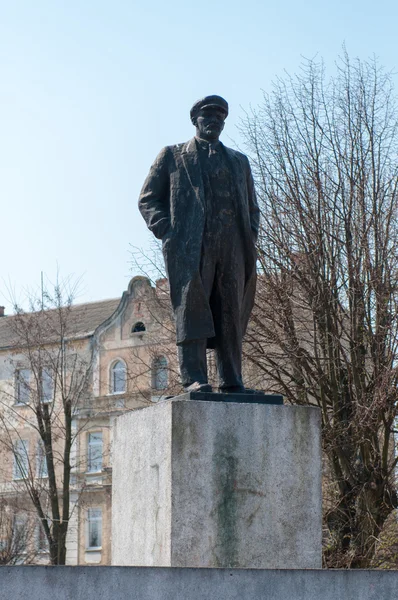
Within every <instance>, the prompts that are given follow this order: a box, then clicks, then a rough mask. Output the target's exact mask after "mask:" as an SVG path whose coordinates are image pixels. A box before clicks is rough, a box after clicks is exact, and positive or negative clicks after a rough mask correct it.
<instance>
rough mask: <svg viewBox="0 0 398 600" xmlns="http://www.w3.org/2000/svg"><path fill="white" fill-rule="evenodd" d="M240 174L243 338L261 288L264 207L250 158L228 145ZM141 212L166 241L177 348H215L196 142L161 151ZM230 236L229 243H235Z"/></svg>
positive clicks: (237, 203) (142, 198)
mask: <svg viewBox="0 0 398 600" xmlns="http://www.w3.org/2000/svg"><path fill="white" fill-rule="evenodd" d="M224 149H225V152H226V155H227V157H228V161H229V163H230V167H231V171H232V173H233V176H234V181H235V186H236V195H235V197H234V201H235V208H236V210H237V213H238V215H237V221H238V223H239V224H240V228H241V236H242V240H243V245H244V248H245V272H244V274H243V275H239V273H237V276H243V277H244V280H245V288H244V298H243V305H242V312H241V316H240V319H241V331H242V335H243V334H244V332H245V331H246V327H247V323H248V320H249V316H250V312H251V310H252V308H253V302H254V294H255V289H256V251H255V240H256V238H257V233H258V226H259V209H258V205H257V201H256V196H255V192H254V184H253V178H252V174H251V170H250V165H249V161H248V159H247V157H246V156H245V155H244V154H241V153H240V152H237V151H236V150H232V149H231V148H226V147H225V146H224ZM138 205H139V209H140V211H141V214H142V216H143V217H144V219H145V221H146V223H147V225H148V228H149V229H150V230H151V231H152V232H153V234H154V235H155V236H156V237H157V238H159V239H161V240H162V245H163V255H164V258H165V263H166V270H167V275H168V279H169V285H170V297H171V303H172V306H173V310H174V315H175V320H176V333H177V344H182V343H184V342H188V341H191V340H196V339H203V338H208V346H209V347H213V346H214V340H211V339H209V338H214V335H215V332H214V323H213V316H212V312H211V307H210V305H209V302H208V299H207V298H206V296H205V293H204V289H203V285H202V280H201V276H200V259H201V254H202V243H203V232H204V228H205V223H206V214H205V195H204V186H203V179H202V173H201V167H200V163H199V154H198V149H197V144H196V141H195V138H193V139H192V140H190V141H189V142H187V143H186V144H178V145H176V146H167V147H166V148H163V150H162V151H161V152H160V153H159V155H158V157H157V158H156V160H155V162H154V163H153V165H152V167H151V170H150V172H149V175H148V177H147V178H146V180H145V183H144V185H143V188H142V190H141V194H140V198H139V202H138ZM230 237H231V236H228V234H227V232H226V235H225V244H231V247H232V246H233V244H234V239H230Z"/></svg>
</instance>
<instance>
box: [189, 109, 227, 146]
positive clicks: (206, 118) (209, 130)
mask: <svg viewBox="0 0 398 600" xmlns="http://www.w3.org/2000/svg"><path fill="white" fill-rule="evenodd" d="M225 118H226V114H225V112H224V111H223V110H222V108H218V107H217V106H207V107H205V108H202V109H201V110H200V111H199V113H198V115H197V117H196V123H195V125H196V133H197V135H198V136H199V137H200V138H202V139H204V140H209V141H215V140H218V138H219V137H220V134H221V132H222V130H223V129H224V121H225Z"/></svg>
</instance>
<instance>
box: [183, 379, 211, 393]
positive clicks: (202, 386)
mask: <svg viewBox="0 0 398 600" xmlns="http://www.w3.org/2000/svg"><path fill="white" fill-rule="evenodd" d="M185 391H186V392H188V393H189V392H212V391H213V388H212V387H211V385H210V384H209V383H199V381H194V382H193V383H191V385H188V387H186V388H185Z"/></svg>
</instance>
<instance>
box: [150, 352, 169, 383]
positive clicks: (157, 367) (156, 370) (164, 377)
mask: <svg viewBox="0 0 398 600" xmlns="http://www.w3.org/2000/svg"><path fill="white" fill-rule="evenodd" d="M168 384H169V372H168V368H167V358H166V357H165V356H158V357H157V358H155V360H154V361H153V363H152V387H153V389H155V390H165V389H166V388H167V386H168Z"/></svg>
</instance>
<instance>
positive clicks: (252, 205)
mask: <svg viewBox="0 0 398 600" xmlns="http://www.w3.org/2000/svg"><path fill="white" fill-rule="evenodd" d="M246 161H247V172H246V180H247V193H248V199H249V212H250V225H251V228H252V231H253V235H254V238H255V240H257V236H258V229H259V226H260V209H259V207H258V204H257V198H256V190H255V189H254V181H253V175H252V171H251V168H250V163H249V160H248V158H247V157H246Z"/></svg>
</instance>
